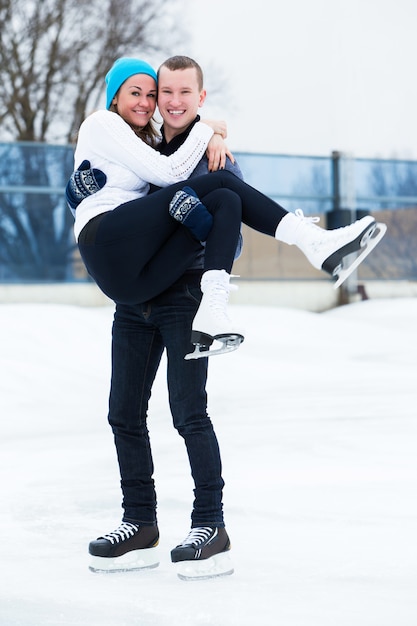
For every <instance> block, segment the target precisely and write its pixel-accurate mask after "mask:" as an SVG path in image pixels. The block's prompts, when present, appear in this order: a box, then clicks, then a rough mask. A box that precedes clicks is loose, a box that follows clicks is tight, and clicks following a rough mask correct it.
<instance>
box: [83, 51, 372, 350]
mask: <svg viewBox="0 0 417 626" xmlns="http://www.w3.org/2000/svg"><path fill="white" fill-rule="evenodd" d="M106 83H107V103H106V106H107V110H106V111H97V112H95V113H93V114H92V115H90V116H89V117H88V118H87V119H86V120H85V121H84V122H83V124H82V125H81V128H80V131H79V136H78V142H77V147H76V151H75V162H76V163H81V162H82V161H84V160H87V159H88V160H89V161H90V162H91V164H92V167H94V168H96V169H99V170H103V171H104V172H105V174H106V176H107V183H106V185H105V186H104V187H103V188H102V189H100V190H99V191H98V192H97V193H95V194H93V195H91V196H89V197H87V198H86V199H85V200H83V201H82V202H81V203H80V205H79V206H78V208H77V212H76V220H75V236H76V238H77V241H78V245H79V249H80V253H81V256H82V258H83V260H84V263H85V265H86V267H87V269H88V271H89V273H90V274H91V276H92V277H93V278H94V280H95V281H96V282H97V284H98V286H99V287H100V288H101V289H102V291H103V292H104V293H105V294H107V295H108V296H109V297H110V298H111V299H112V300H114V301H115V302H121V303H138V302H145V301H147V300H149V299H150V298H152V297H153V296H155V295H157V294H158V293H161V292H162V291H163V290H165V289H166V288H167V287H168V286H169V285H171V284H172V283H173V282H174V281H175V280H177V279H178V278H179V277H180V276H181V275H182V274H183V273H184V271H185V270H186V269H187V267H189V266H190V263H191V262H192V260H193V258H194V257H195V256H196V255H197V254H198V253H199V251H200V250H201V243H200V239H201V236H200V237H198V236H196V235H195V233H194V234H193V232H192V231H190V230H189V229H187V228H184V223H183V221H182V218H183V211H185V212H186V211H187V207H188V208H189V201H190V197H191V199H192V200H193V202H192V208H195V206H198V208H199V209H201V215H203V212H204V207H206V208H207V210H208V212H209V213H210V215H211V229H210V230H209V232H208V234H207V233H206V234H207V238H206V242H205V266H204V269H205V271H204V273H203V276H202V280H201V289H202V292H203V298H202V301H201V305H200V307H199V310H198V312H197V315H196V317H195V319H194V322H193V332H192V341H193V343H194V344H195V345H196V346H198V348H200V349H201V351H205V350H207V348H208V347H209V346H210V345H211V344H212V342H213V340H214V339H219V340H220V341H222V342H224V344H225V345H226V346H230V347H232V348H234V347H237V346H238V345H239V343H240V342H241V341H242V340H243V335H242V333H241V332H240V331H239V330H237V329H236V328H235V327H234V325H233V323H232V322H231V320H230V319H229V317H228V315H227V311H226V307H227V301H228V294H229V289H230V286H229V280H230V271H231V268H232V265H233V260H234V255H235V250H236V246H237V242H238V238H239V232H240V226H241V223H242V222H243V223H245V224H247V225H248V226H249V227H251V228H253V229H255V230H257V231H259V232H262V233H264V234H266V235H269V236H271V237H275V238H276V239H277V240H279V241H283V242H285V243H288V244H290V245H292V244H295V245H297V246H298V247H299V248H300V249H301V250H302V252H303V253H304V254H305V255H306V256H307V258H308V259H309V261H310V262H311V263H312V265H313V266H314V267H316V268H321V269H324V270H325V271H327V272H329V273H330V274H334V273H337V271H338V269H339V268H340V266H341V263H342V260H343V257H344V256H346V255H348V254H350V253H352V252H355V251H357V250H359V249H360V247H361V245H362V244H363V242H364V241H366V239H367V238H369V237H370V236H372V234H373V232H374V230H375V227H376V224H375V220H374V218H373V217H371V216H367V217H364V218H362V219H361V220H358V221H357V222H355V223H354V224H351V225H350V226H347V227H345V228H340V229H335V230H334V231H326V230H324V229H321V228H319V227H318V226H316V225H315V224H313V223H312V222H313V221H314V220H313V219H311V218H305V217H304V216H303V214H302V212H296V213H288V212H287V211H286V210H285V209H283V208H282V207H281V206H279V205H278V204H277V203H275V202H273V201H272V200H270V199H269V198H267V197H266V196H264V195H263V194H261V193H260V192H258V191H257V190H256V189H254V188H253V187H250V186H249V185H247V184H246V183H244V182H243V181H241V180H240V179H238V178H237V177H235V176H234V175H233V174H230V173H229V172H226V171H217V172H214V173H211V174H210V175H206V176H202V177H197V178H194V179H193V190H192V193H191V196H190V195H189V194H188V193H185V194H183V195H181V194H180V198H178V193H177V192H179V191H182V190H183V188H184V182H183V181H184V180H186V179H187V178H188V176H189V174H190V173H191V172H192V171H193V169H194V168H195V167H196V165H197V163H198V162H199V161H200V159H201V157H202V155H203V154H204V152H205V150H206V148H207V146H208V144H209V142H210V141H218V138H219V137H221V138H222V137H224V136H225V135H226V132H225V125H224V123H222V122H213V121H207V120H205V121H200V122H198V123H197V124H195V126H194V128H193V129H192V131H191V132H190V135H189V137H188V138H187V140H186V141H185V143H184V144H183V145H182V146H181V148H180V149H179V150H178V151H177V152H175V153H174V154H173V155H171V156H170V157H165V156H163V155H161V154H159V153H158V152H156V151H155V150H154V149H153V147H152V146H153V145H155V141H156V133H155V130H154V128H153V126H152V116H153V114H154V112H155V108H156V96H157V84H156V73H155V71H154V70H153V69H152V68H151V67H150V66H149V65H148V64H147V63H145V62H143V61H141V60H138V59H130V58H121V59H119V60H118V61H116V63H115V64H114V65H113V67H112V68H111V70H110V71H109V72H108V74H107V76H106ZM132 131H133V132H132ZM213 136H215V137H217V139H214V140H213V139H212V138H213ZM223 156H224V152H223ZM149 183H151V184H153V185H157V186H158V187H162V189H160V190H158V191H156V192H155V193H152V194H151V195H147V193H148V190H149ZM194 194H195V196H198V198H197V197H194ZM198 199H200V200H201V202H202V203H203V205H201V204H200V202H199V200H198ZM177 219H179V220H180V222H179V221H177ZM225 233H227V237H225ZM381 236H382V234H381ZM206 355H207V352H204V354H200V350H199V349H196V354H195V355H193V356H195V357H198V356H206Z"/></svg>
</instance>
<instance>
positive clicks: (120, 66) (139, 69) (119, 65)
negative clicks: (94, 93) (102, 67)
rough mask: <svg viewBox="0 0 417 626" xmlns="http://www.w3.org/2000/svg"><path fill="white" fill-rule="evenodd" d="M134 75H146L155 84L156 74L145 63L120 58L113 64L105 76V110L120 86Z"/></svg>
mask: <svg viewBox="0 0 417 626" xmlns="http://www.w3.org/2000/svg"><path fill="white" fill-rule="evenodd" d="M135 74H147V75H148V76H152V78H153V79H154V80H155V82H156V72H155V70H154V69H153V68H152V67H151V66H150V65H149V63H146V61H141V60H140V59H131V58H130V57H122V58H120V59H117V61H115V62H114V64H113V67H111V68H110V69H109V71H108V72H107V74H106V85H107V90H106V109H109V108H110V106H111V103H112V100H113V98H114V96H115V95H116V93H117V92H118V91H119V88H120V86H121V85H122V84H123V83H124V82H125V80H127V79H128V78H130V77H131V76H134V75H135Z"/></svg>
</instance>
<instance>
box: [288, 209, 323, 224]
mask: <svg viewBox="0 0 417 626" xmlns="http://www.w3.org/2000/svg"><path fill="white" fill-rule="evenodd" d="M294 213H295V215H296V216H297V217H300V218H301V219H302V220H304V221H305V222H310V223H311V224H317V223H318V222H319V221H320V218H319V217H317V215H314V216H309V215H304V212H303V210H302V209H296V210H295V211H294Z"/></svg>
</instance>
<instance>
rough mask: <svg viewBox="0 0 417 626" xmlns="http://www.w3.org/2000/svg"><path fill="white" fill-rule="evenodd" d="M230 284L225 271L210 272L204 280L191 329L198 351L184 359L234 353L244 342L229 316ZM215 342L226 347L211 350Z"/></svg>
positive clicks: (202, 279)
mask: <svg viewBox="0 0 417 626" xmlns="http://www.w3.org/2000/svg"><path fill="white" fill-rule="evenodd" d="M229 281H230V275H229V274H228V273H227V272H226V271H225V270H209V271H207V272H204V274H203V276H202V277H201V291H202V292H203V297H202V299H201V302H200V306H199V307H198V311H197V313H196V316H195V318H194V320H193V324H192V330H191V342H192V343H193V344H194V345H195V350H194V352H191V353H190V354H187V355H186V356H185V358H186V359H187V360H188V359H200V358H202V357H207V356H212V355H213V354H224V353H225V352H232V351H233V350H236V349H237V348H238V347H239V346H240V344H241V343H242V341H243V339H244V336H243V334H242V332H241V331H240V330H238V329H237V328H236V327H235V325H234V324H233V322H232V321H231V319H230V318H229V316H228V315H227V303H228V301H229V292H230V290H231V289H233V288H234V287H233V286H232V285H230V283H229ZM214 340H216V341H219V342H220V343H221V344H223V345H222V346H221V347H220V348H215V349H212V350H210V349H209V348H210V346H211V345H212V343H213V341H214Z"/></svg>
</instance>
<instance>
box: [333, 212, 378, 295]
mask: <svg viewBox="0 0 417 626" xmlns="http://www.w3.org/2000/svg"><path fill="white" fill-rule="evenodd" d="M386 232H387V226H386V224H382V223H381V222H376V224H375V229H374V230H373V231H372V234H371V235H370V236H369V238H368V239H366V240H365V243H364V247H363V248H362V249H361V250H360V251H359V252H358V256H357V257H356V259H355V260H354V261H353V262H352V263H351V264H350V265H349V266H348V267H342V268H339V269H338V268H336V269H335V271H334V275H335V276H337V281H336V282H335V283H334V285H333V289H337V288H338V287H340V285H342V284H343V283H344V282H345V280H346V279H347V278H349V276H350V275H351V274H352V272H354V270H355V269H356V268H357V267H358V266H359V265H360V264H361V263H362V261H364V260H365V259H366V257H367V256H368V254H370V253H371V252H372V250H373V249H374V248H375V246H376V245H377V244H378V243H379V242H380V241H381V239H382V237H383V236H384V235H385V233H386Z"/></svg>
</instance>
